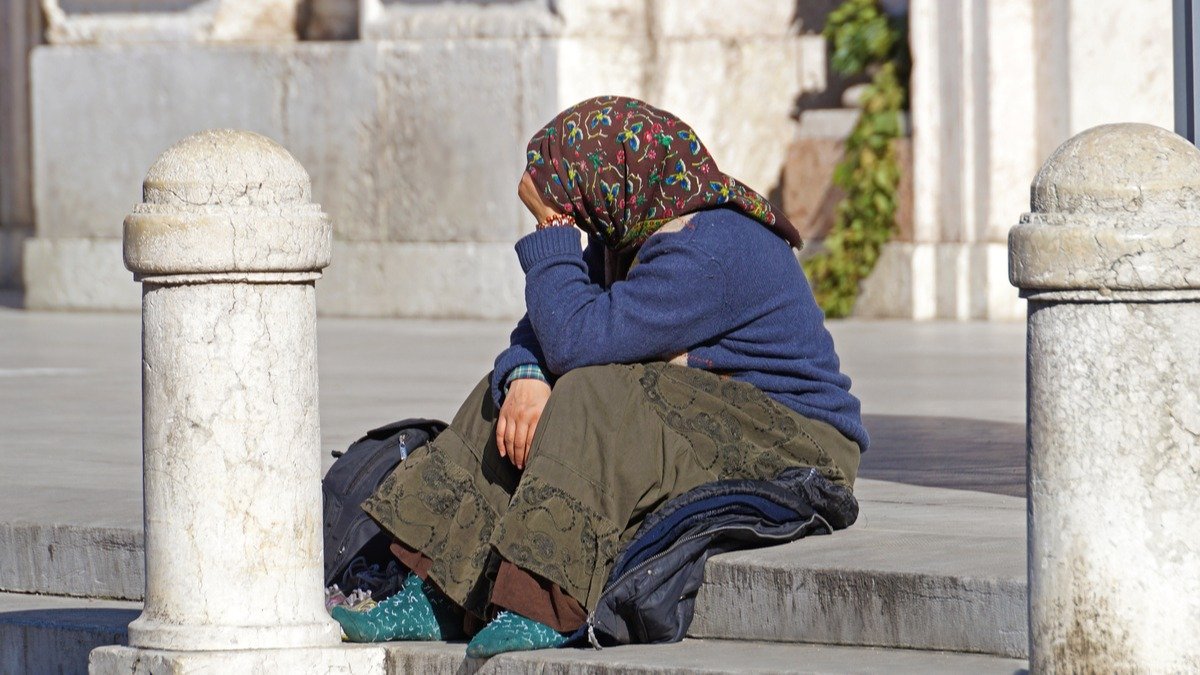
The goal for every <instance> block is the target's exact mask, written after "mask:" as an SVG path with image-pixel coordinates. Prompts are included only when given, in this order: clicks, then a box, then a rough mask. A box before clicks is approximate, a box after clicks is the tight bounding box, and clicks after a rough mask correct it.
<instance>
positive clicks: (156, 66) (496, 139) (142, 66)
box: [34, 41, 557, 242]
mask: <svg viewBox="0 0 1200 675" xmlns="http://www.w3.org/2000/svg"><path fill="white" fill-rule="evenodd" d="M553 73H554V65H553V57H552V51H550V52H548V51H545V50H539V49H532V50H531V49H528V48H526V47H522V46H520V45H518V44H517V43H516V42H501V41H495V42H493V41H480V42H478V43H466V44H463V45H456V44H454V43H450V42H447V43H438V42H436V41H431V42H429V43H427V44H426V43H417V42H408V43H380V44H376V43H347V44H329V43H326V44H296V45H288V46H250V45H239V46H230V47H223V48H214V47H205V46H194V47H191V48H189V49H186V50H178V49H177V48H170V47H165V46H137V47H123V48H95V47H91V48H89V47H58V48H54V49H46V50H40V51H39V52H38V53H37V54H36V56H35V63H34V81H35V86H34V99H35V106H36V108H37V109H38V110H39V111H41V112H39V125H38V127H37V128H36V129H35V146H36V148H37V150H38V152H37V160H36V162H35V173H36V176H37V178H38V182H37V204H38V207H39V211H38V213H39V228H38V236H39V237H63V236H93V237H94V236H101V237H114V236H116V235H117V232H118V230H117V223H119V222H120V220H121V218H123V216H124V214H125V213H126V212H127V211H128V209H129V207H130V205H131V204H133V203H135V202H136V201H137V199H138V192H137V186H138V184H139V182H140V180H141V172H142V171H143V170H144V169H145V167H146V166H148V165H149V164H150V163H151V162H152V161H154V158H155V156H156V155H157V153H158V152H161V151H162V149H163V148H165V147H166V146H168V145H170V143H171V142H172V141H173V140H174V139H176V138H179V137H181V136H184V135H187V134H189V133H192V132H195V131H197V130H200V129H205V128H219V127H228V128H240V129H249V130H252V131H256V132H259V133H262V134H264V135H267V136H269V137H271V138H277V139H279V140H280V141H281V142H282V143H284V144H286V145H287V147H288V148H290V149H292V150H293V154H294V155H295V156H296V157H297V159H299V160H300V161H301V162H302V163H303V164H304V165H305V166H306V167H307V168H309V170H310V172H311V174H312V176H313V186H314V187H313V190H314V198H315V199H316V201H318V202H319V203H321V204H323V205H324V206H325V207H326V209H327V210H328V212H329V213H330V217H331V219H332V221H333V224H334V228H335V230H336V234H337V237H338V238H339V239H347V240H356V241H387V240H389V239H393V238H396V237H399V238H400V239H401V240H409V241H491V242H511V241H515V239H516V234H517V232H518V229H517V224H518V218H519V213H521V211H520V209H521V207H520V204H519V201H518V200H517V198H516V188H515V187H514V186H515V185H516V179H517V177H519V173H520V170H521V167H522V166H523V157H524V146H525V141H526V140H527V137H528V135H529V134H532V133H533V131H534V130H535V129H536V127H537V125H539V124H541V123H542V122H544V121H545V120H547V119H549V118H550V116H552V115H553V114H554V112H556V111H557V108H556V103H555V101H554V100H553V97H552V94H553V84H552V81H553V77H554V76H553ZM435 75H436V77H435ZM479 82H492V83H493V84H490V85H488V86H486V87H484V88H482V89H481V88H480V87H479V86H478V83H479ZM443 87H446V89H444V90H443ZM538 92H542V93H540V94H539V93H538ZM95 108H100V109H103V110H105V111H106V114H105V115H94V114H90V112H89V111H92V110H94V109H95ZM496 162H500V164H496ZM505 166H507V167H508V168H507V169H505V168H504V167H505ZM520 222H524V221H523V219H522V220H521V221H520Z"/></svg>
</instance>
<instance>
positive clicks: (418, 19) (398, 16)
mask: <svg viewBox="0 0 1200 675" xmlns="http://www.w3.org/2000/svg"><path fill="white" fill-rule="evenodd" d="M360 7H361V10H360V12H361V13H360V18H359V32H360V34H361V35H362V37H363V38H364V39H368V40H411V39H417V40H424V39H462V38H510V39H511V38H538V37H553V36H555V35H557V34H558V33H559V31H560V30H561V28H562V19H561V17H559V16H558V15H556V14H555V13H554V12H552V11H551V4H550V2H549V0H482V1H479V0H469V1H467V2H432V3H425V2H419V3H418V2H414V3H409V2H395V1H394V0H363V2H362V4H361V5H360Z"/></svg>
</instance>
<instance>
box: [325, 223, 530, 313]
mask: <svg viewBox="0 0 1200 675" xmlns="http://www.w3.org/2000/svg"><path fill="white" fill-rule="evenodd" d="M333 250H334V256H333V260H334V262H333V264H332V265H331V266H330V268H329V271H328V273H327V274H326V276H325V279H324V280H322V282H321V294H320V296H319V297H318V298H317V309H318V310H319V311H320V312H321V314H322V315H327V316H364V317H365V316H392V317H426V318H440V319H449V318H469V319H511V318H516V317H519V316H521V314H523V313H524V312H525V279H524V276H523V275H522V273H521V266H520V264H518V262H517V256H516V254H515V253H514V252H513V250H512V246H511V245H509V244H476V243H469V242H468V243H450V244H442V243H428V244H420V243H412V244H394V243H371V242H334V248H333Z"/></svg>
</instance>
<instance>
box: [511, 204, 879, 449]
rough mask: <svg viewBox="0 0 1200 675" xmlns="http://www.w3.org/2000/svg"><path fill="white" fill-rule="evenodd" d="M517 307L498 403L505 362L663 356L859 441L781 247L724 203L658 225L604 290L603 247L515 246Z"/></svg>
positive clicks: (573, 238)
mask: <svg viewBox="0 0 1200 675" xmlns="http://www.w3.org/2000/svg"><path fill="white" fill-rule="evenodd" d="M516 249H517V257H518V258H519V259H520V261H521V268H522V269H524V270H525V305H526V308H527V313H526V315H525V317H524V318H522V319H521V321H520V323H518V324H517V328H516V329H515V330H514V331H513V333H512V338H511V346H510V347H509V348H508V349H506V350H505V351H504V352H502V353H501V354H500V356H499V357H497V359H496V364H495V370H494V371H493V374H492V395H493V397H494V398H495V399H496V403H497V405H499V404H500V403H501V402H502V399H503V390H504V384H505V380H506V378H507V375H508V373H509V372H510V371H512V369H513V368H516V367H517V366H521V365H527V364H535V363H536V364H538V365H540V366H541V367H542V368H543V369H544V370H545V371H547V372H548V373H553V374H559V375H561V374H562V373H565V372H567V371H569V370H573V369H575V368H582V367H584V366H592V365H600V364H606V363H638V362H643V361H658V360H666V359H670V358H672V357H674V356H676V355H678V354H680V353H682V352H687V361H688V365H689V366H692V367H694V368H702V369H704V370H710V371H714V372H719V373H724V374H728V375H730V376H731V377H733V378H734V379H738V380H743V381H745V382H749V383H750V384H752V385H754V386H756V387H758V388H759V389H760V390H762V391H763V392H765V393H766V394H767V395H768V396H770V397H771V398H774V399H775V400H777V401H779V402H781V403H783V404H784V405H786V406H788V407H789V408H791V409H793V410H795V411H796V412H798V413H800V414H801V415H804V416H805V417H810V418H813V419H818V420H821V421H823V422H827V423H829V424H831V425H833V426H834V427H835V428H837V429H838V430H839V431H841V432H842V433H843V434H845V435H846V436H847V437H849V438H850V439H852V440H854V441H855V442H857V443H858V445H859V447H860V448H861V449H862V450H866V449H867V445H868V443H869V441H868V438H867V432H866V430H865V429H864V428H863V426H862V418H861V415H860V411H859V402H858V399H857V398H855V397H854V396H853V395H851V394H850V378H848V377H846V376H845V375H843V374H842V373H841V370H840V366H839V362H838V357H837V354H836V353H835V352H834V349H833V338H832V337H831V336H830V335H829V331H827V330H826V329H825V325H824V318H825V317H824V315H823V314H822V313H821V310H820V308H819V307H817V304H816V301H815V300H814V299H813V295H812V291H811V289H810V288H809V286H808V281H807V280H806V279H805V277H804V273H803V271H802V270H801V269H800V265H799V264H798V263H797V262H796V258H795V256H794V255H793V253H792V249H791V248H790V247H789V246H788V245H787V243H786V242H785V241H784V240H783V239H781V238H779V237H778V236H777V235H775V234H774V233H772V232H771V231H770V230H768V229H767V228H766V227H764V226H763V225H762V224H761V223H759V222H757V221H755V220H752V219H750V218H748V217H746V216H744V215H742V214H740V213H738V212H736V211H733V210H731V209H714V210H710V211H703V212H700V213H697V214H695V215H694V216H693V217H692V218H691V219H690V220H689V221H688V222H687V224H686V225H685V226H684V227H683V228H682V229H678V228H675V229H673V230H672V229H671V228H664V230H662V231H659V232H658V233H656V234H655V235H654V236H652V237H650V238H649V239H648V240H647V241H646V243H645V244H643V245H642V247H641V250H639V251H638V253H637V261H638V262H637V265H636V266H635V267H634V268H633V269H632V270H631V271H630V273H629V275H628V278H627V279H626V280H624V281H619V282H616V283H614V284H613V285H612V287H611V288H604V286H603V276H604V275H603V250H602V249H601V248H600V246H599V244H598V243H593V244H591V245H590V246H588V248H587V250H586V251H585V250H582V249H581V243H580V235H579V231H578V230H576V229H575V228H566V227H556V228H548V229H545V230H540V231H536V232H533V233H532V234H529V235H527V236H525V237H523V238H522V239H521V240H520V241H518V242H517V245H516Z"/></svg>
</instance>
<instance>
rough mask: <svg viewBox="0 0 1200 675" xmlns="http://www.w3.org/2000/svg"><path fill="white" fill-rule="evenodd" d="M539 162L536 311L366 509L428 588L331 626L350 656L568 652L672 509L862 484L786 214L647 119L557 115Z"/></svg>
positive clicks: (577, 110)
mask: <svg viewBox="0 0 1200 675" xmlns="http://www.w3.org/2000/svg"><path fill="white" fill-rule="evenodd" d="M527 159H528V165H527V168H526V171H525V174H524V175H523V176H522V177H521V183H520V187H519V195H520V197H521V200H522V201H523V202H524V203H525V205H526V206H527V207H528V208H529V210H530V211H531V212H532V214H533V215H534V217H535V218H536V220H537V228H536V231H534V232H532V233H530V234H528V235H526V236H525V237H524V238H522V239H521V240H520V241H519V242H517V245H516V250H517V256H518V258H519V259H520V262H521V267H522V269H523V270H524V271H525V302H526V307H527V314H526V316H525V317H524V318H523V319H521V321H520V323H519V324H518V325H517V328H516V330H514V331H513V333H512V346H510V347H509V348H508V349H507V350H505V351H504V352H503V353H501V354H500V356H499V357H498V358H497V359H496V363H495V369H494V370H493V371H492V373H491V375H490V376H489V377H487V378H485V379H484V380H483V381H482V382H480V383H479V385H478V386H477V387H476V388H475V390H474V391H473V392H472V393H471V395H470V396H469V397H468V398H467V400H466V402H465V403H464V404H463V405H462V407H461V408H460V409H459V411H458V414H457V415H456V416H455V418H454V421H453V422H452V423H451V424H450V427H449V428H448V429H447V430H446V431H445V432H444V433H443V434H442V435H441V436H440V437H438V438H437V440H436V441H435V442H434V443H432V444H431V445H430V446H428V447H427V449H425V450H422V451H420V452H418V453H414V454H413V455H412V456H411V457H409V458H408V460H407V461H405V462H404V463H403V464H402V465H401V466H400V467H399V468H397V469H396V471H395V472H394V473H393V474H392V475H391V476H390V477H389V478H388V479H387V480H385V481H384V482H383V484H381V485H380V487H379V489H378V490H377V491H376V492H375V494H374V495H372V497H371V498H370V499H369V500H368V501H367V502H366V503H364V505H363V508H364V509H365V510H366V511H367V512H368V513H369V514H371V516H372V517H373V518H375V519H376V520H377V521H378V522H379V523H380V525H381V526H382V527H383V528H384V529H385V530H386V531H388V532H389V533H391V534H392V535H393V536H394V537H395V544H394V545H393V547H392V550H393V552H394V553H395V554H396V556H397V557H398V558H399V559H400V560H401V561H403V562H404V563H405V564H406V565H407V566H408V567H409V569H411V570H412V573H411V574H410V575H409V577H408V578H407V579H406V580H405V583H404V586H403V590H401V591H400V592H399V593H398V594H396V595H395V596H393V597H391V598H388V599H387V600H384V601H383V602H382V603H380V605H379V606H378V607H376V608H375V609H373V610H371V611H369V612H366V613H361V614H359V613H354V612H349V611H346V610H344V609H341V608H338V609H335V610H334V616H335V618H336V619H337V620H338V621H339V622H340V623H341V625H342V627H343V629H344V630H345V632H346V634H347V636H349V637H350V639H351V640H354V641H384V640H437V639H448V638H454V637H461V636H462V635H463V634H464V631H466V632H467V633H475V635H474V638H473V639H472V641H471V643H470V644H469V645H468V648H467V653H468V654H469V655H471V656H490V655H492V654H497V653H500V652H504V651H512V650H519V649H538V648H546V647H554V646H558V645H560V644H562V643H563V641H564V639H565V635H566V634H569V633H570V632H572V631H574V630H575V629H577V628H578V627H580V626H581V625H582V624H583V623H584V622H585V620H586V618H587V614H588V612H589V611H591V610H592V609H594V608H595V606H596V601H597V599H598V597H599V595H600V593H601V591H602V590H603V586H604V584H605V580H606V579H607V577H608V573H609V570H610V568H611V567H612V565H613V562H614V559H615V558H616V556H617V554H618V552H619V551H620V549H621V547H622V545H624V544H625V543H627V542H628V541H629V540H630V539H631V538H632V536H633V534H634V533H635V532H636V530H637V527H638V525H639V523H641V522H642V521H643V519H644V518H645V517H646V516H647V515H648V514H649V513H650V512H652V511H653V510H654V509H655V508H656V507H658V506H660V505H661V504H663V503H664V502H666V501H667V500H669V499H671V498H672V497H675V496H678V495H681V494H683V493H684V492H687V491H688V490H690V489H692V488H694V487H696V486H698V485H701V484H704V483H708V482H711V481H715V480H720V479H727V478H751V479H770V478H773V477H775V476H776V475H778V474H779V473H780V472H781V471H783V470H785V469H788V468H790V467H815V468H816V469H817V470H818V471H819V472H820V473H821V475H823V476H824V477H825V478H827V479H828V480H830V481H832V482H834V483H836V484H839V485H843V486H846V487H852V486H853V483H854V477H855V473H856V471H857V469H858V463H859V454H860V452H861V451H862V450H864V449H865V448H866V447H867V442H868V441H867V434H866V432H865V431H864V430H863V427H862V422H861V420H860V415H859V402H858V400H857V399H855V398H854V397H853V396H852V395H851V394H850V393H849V388H850V380H849V379H848V378H847V377H846V376H845V375H843V374H842V373H841V372H840V371H839V365H838V358H837V355H836V354H835V353H834V348H833V341H832V339H831V337H830V335H829V333H828V331H826V329H825V327H824V325H823V320H824V317H823V316H822V314H821V311H820V309H818V307H817V305H816V303H815V302H814V300H813V296H812V292H811V291H810V289H809V287H808V284H807V282H806V281H805V278H804V275H803V273H802V271H801V269H800V266H799V265H798V264H797V262H796V258H795V256H794V254H793V252H792V247H794V246H799V245H800V237H799V235H798V233H797V232H796V230H795V228H794V227H792V225H791V224H790V223H788V221H787V220H786V219H785V218H784V217H783V215H782V214H780V213H778V212H777V211H776V210H775V209H774V208H773V207H772V206H771V205H770V204H769V203H768V202H767V201H766V200H765V199H764V198H763V197H762V196H761V195H759V194H757V193H755V192H754V191H752V190H750V189H749V188H747V187H746V186H745V185H743V184H742V183H741V182H739V181H737V180H735V179H734V178H731V177H730V176H727V175H725V174H723V173H721V171H720V170H719V169H718V168H717V166H716V163H715V162H714V161H713V158H712V157H711V156H710V155H709V153H708V151H707V150H706V149H705V147H704V145H703V143H701V142H700V139H698V138H697V137H696V134H695V132H694V131H693V130H692V129H691V128H690V127H689V126H688V125H686V124H684V123H683V122H682V121H680V120H679V119H678V118H676V117H675V116H674V115H671V114H670V113H668V112H665V111H663V110H659V109H657V108H654V107H652V106H649V105H647V104H646V103H643V102H641V101H637V100H634V99H629V98H622V97H614V96H608V97H601V98H596V99H591V100H587V101H584V102H582V103H579V104H578V105H576V106H574V107H572V108H570V109H568V110H565V111H563V112H562V113H560V114H559V115H558V116H557V117H555V118H554V119H553V120H552V121H551V122H550V123H549V124H548V125H547V126H546V127H545V128H543V129H542V130H541V131H539V132H538V133H537V134H536V135H534V137H533V139H532V140H531V141H530V143H529V148H528V154H527ZM576 228H578V229H576ZM580 230H582V231H583V232H585V233H586V234H587V235H588V242H589V244H588V246H587V248H586V249H585V250H581V241H580V240H581V234H580ZM489 621H490V622H489ZM485 622H488V623H486V627H484V628H483V629H482V630H478V628H479V627H480V626H483V625H484V623H485ZM476 631H477V632H476Z"/></svg>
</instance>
